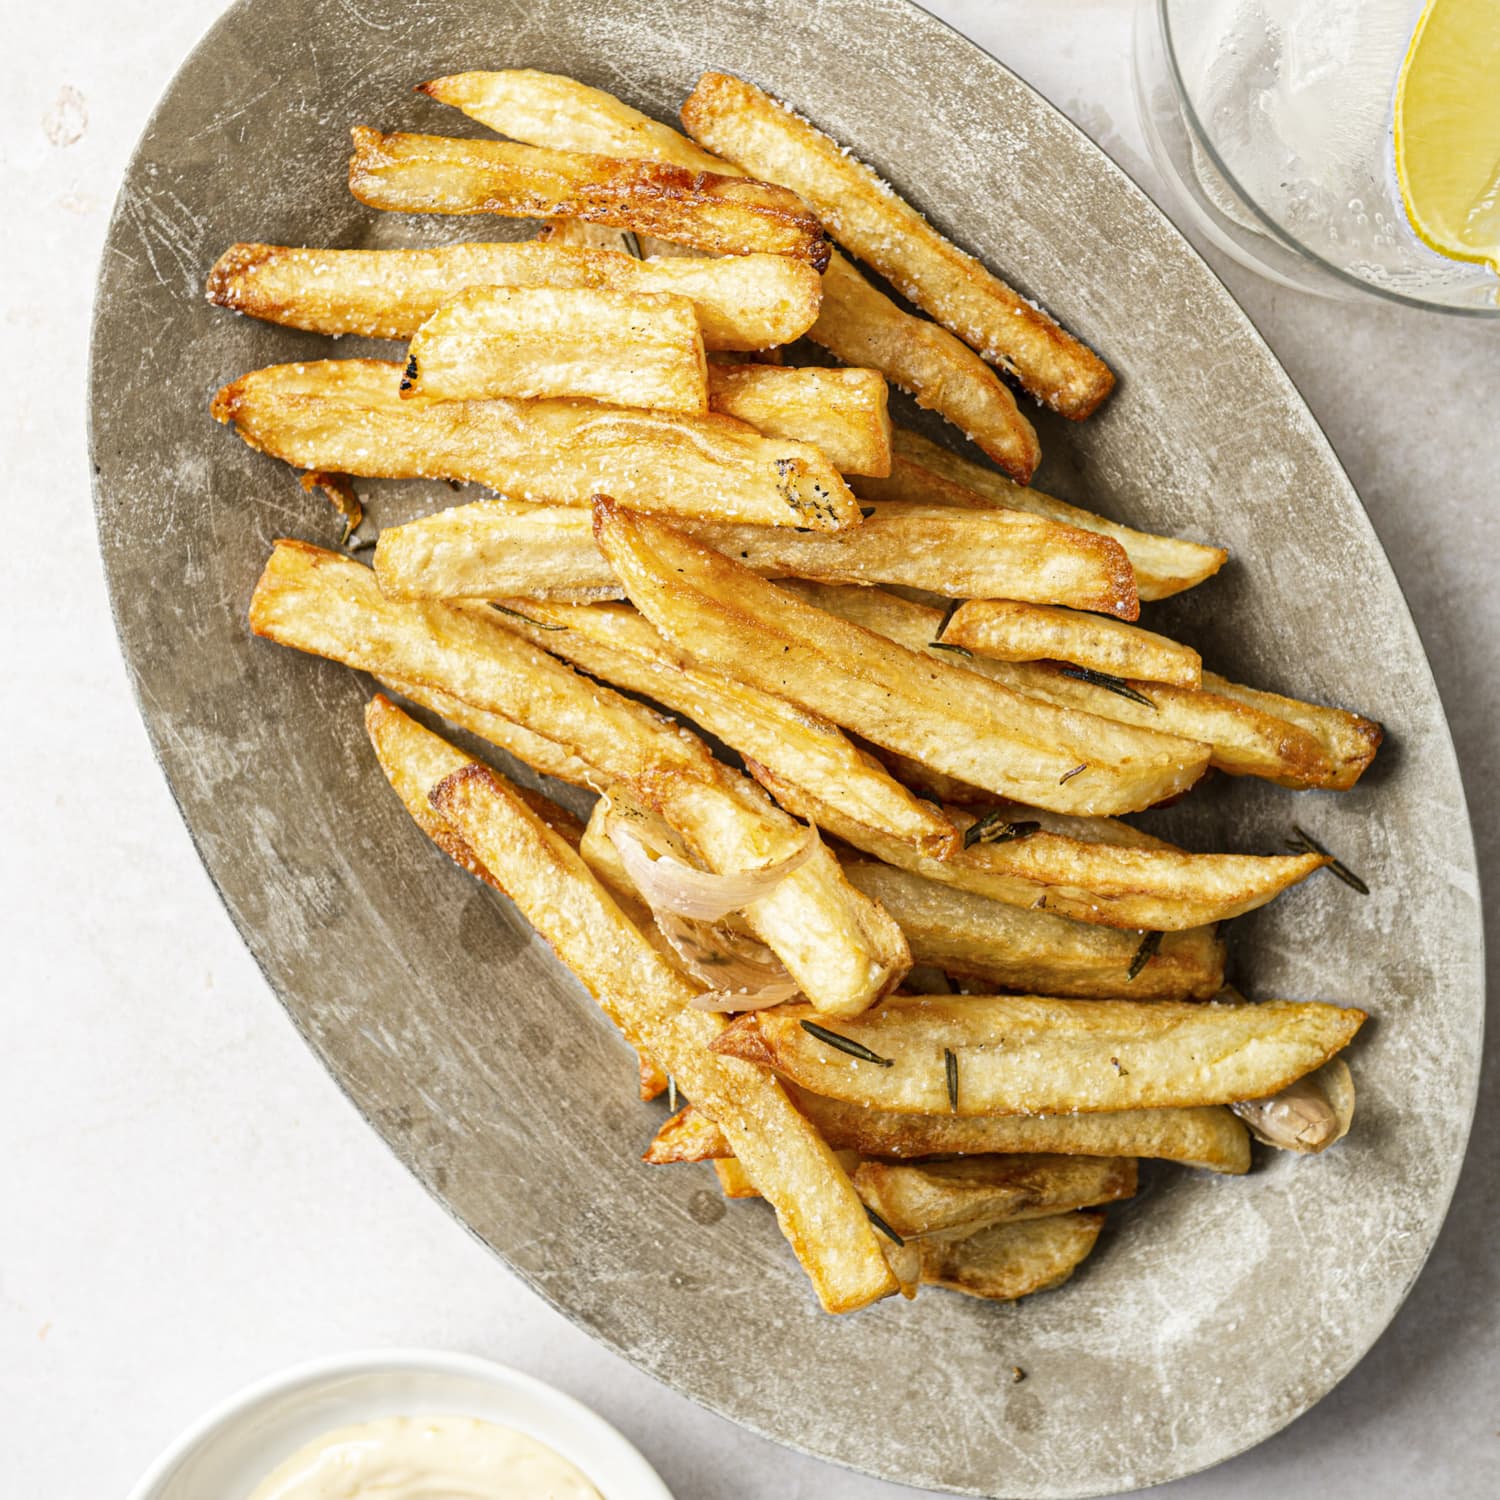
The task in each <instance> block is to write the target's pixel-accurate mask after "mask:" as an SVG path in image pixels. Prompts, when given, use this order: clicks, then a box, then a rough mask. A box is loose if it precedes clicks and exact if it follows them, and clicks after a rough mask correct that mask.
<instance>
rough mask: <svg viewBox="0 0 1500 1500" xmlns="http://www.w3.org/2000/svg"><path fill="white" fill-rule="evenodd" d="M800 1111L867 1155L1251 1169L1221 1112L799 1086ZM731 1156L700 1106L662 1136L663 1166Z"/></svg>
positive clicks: (1243, 1143)
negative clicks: (986, 1111)
mask: <svg viewBox="0 0 1500 1500" xmlns="http://www.w3.org/2000/svg"><path fill="white" fill-rule="evenodd" d="M787 1091H788V1093H790V1095H791V1096H792V1099H793V1100H794V1101H795V1102H796V1105H797V1108H798V1109H800V1110H801V1111H802V1113H803V1114H805V1115H806V1116H807V1117H808V1119H809V1120H811V1121H812V1122H813V1124H814V1125H816V1126H817V1128H818V1132H819V1134H820V1135H822V1137H823V1138H824V1140H826V1141H827V1142H828V1144H829V1145H830V1146H833V1147H834V1148H835V1149H843V1150H854V1151H857V1152H859V1153H860V1154H861V1155H862V1156H874V1157H879V1156H885V1157H893V1158H896V1159H898V1160H900V1159H912V1158H918V1157H924V1156H948V1155H960V1156H962V1155H970V1154H983V1153H987V1152H1008V1151H1030V1152H1046V1153H1054V1154H1064V1155H1080V1156H1144V1157H1152V1158H1155V1159H1157V1160H1161V1161H1175V1162H1181V1163H1182V1164H1183V1165H1185V1166H1190V1167H1202V1168H1203V1169H1204V1170H1206V1171H1209V1172H1226V1173H1230V1174H1240V1173H1244V1172H1248V1171H1249V1170H1250V1136H1249V1133H1248V1132H1247V1131H1246V1129H1245V1127H1244V1126H1243V1125H1242V1124H1241V1123H1240V1122H1239V1121H1238V1120H1237V1119H1235V1117H1234V1115H1233V1114H1231V1113H1230V1111H1229V1110H1227V1109H1225V1108H1223V1106H1221V1105H1213V1106H1209V1107H1207V1108H1204V1109H1124V1110H1115V1111H1112V1112H1111V1111H1100V1112H1097V1113H1094V1114H1087V1115H1074V1114H1066V1115H984V1116H980V1117H978V1118H973V1119H966V1118H965V1117H964V1116H962V1115H954V1114H941V1115H908V1114H896V1113H894V1112H893V1111H891V1110H886V1109H864V1108H862V1107H861V1106H860V1105H858V1104H846V1103H845V1102H844V1101H843V1100H842V1099H825V1098H823V1097H821V1096H820V1095H818V1094H811V1093H808V1092H807V1090H805V1089H798V1088H796V1087H795V1086H794V1085H790V1084H789V1085H787ZM728 1152H729V1143H728V1142H727V1141H726V1140H725V1139H724V1135H723V1132H722V1131H720V1130H719V1128H718V1126H717V1125H715V1124H713V1122H712V1121H711V1120H709V1119H708V1118H707V1116H705V1115H704V1114H703V1113H702V1111H701V1110H696V1109H694V1108H693V1107H692V1106H691V1105H688V1106H686V1107H685V1108H683V1109H681V1110H679V1111H678V1112H677V1114H675V1115H673V1116H672V1118H671V1119H670V1120H668V1121H667V1122H666V1123H665V1124H664V1125H663V1126H662V1127H661V1129H660V1130H658V1131H657V1133H656V1136H655V1138H654V1139H653V1140H652V1142H651V1145H650V1147H649V1148H648V1149H647V1151H646V1155H645V1156H644V1157H643V1158H642V1159H643V1160H645V1161H648V1162H651V1163H653V1164H657V1163H668V1162H680V1161H709V1160H712V1159H714V1158H716V1157H720V1156H724V1155H726V1154H727V1153H728Z"/></svg>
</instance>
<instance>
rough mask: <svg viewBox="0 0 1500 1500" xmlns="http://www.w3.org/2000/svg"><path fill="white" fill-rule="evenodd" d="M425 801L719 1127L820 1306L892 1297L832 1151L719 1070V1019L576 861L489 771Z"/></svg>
mask: <svg viewBox="0 0 1500 1500" xmlns="http://www.w3.org/2000/svg"><path fill="white" fill-rule="evenodd" d="M431 797H432V801H433V805H434V806H435V807H436V809H437V810H438V812H439V813H440V814H441V815H442V816H443V817H444V818H445V819H446V820H447V821H448V822H449V823H450V824H451V825H452V826H453V827H454V828H455V829H456V830H457V832H458V833H459V835H460V836H461V837H462V838H463V839H464V841H465V842H466V843H467V844H468V846H469V847H470V848H471V849H472V850H473V851H474V853H475V854H476V855H477V856H478V858H479V859H480V861H481V862H482V863H483V864H484V865H485V867H486V868H487V869H488V870H489V871H490V873H491V875H492V876H493V877H494V879H495V880H496V881H497V882H499V884H500V885H501V887H502V888H503V889H504V890H505V892H506V894H507V895H509V896H510V898H511V899H512V900H513V901H514V902H515V903H516V906H517V907H518V908H519V910H520V912H521V914H522V915H523V916H524V917H525V918H526V919H527V921H529V922H530V923H531V924H532V925H533V926H534V927H535V928H536V929H537V931H538V932H540V933H541V935H542V936H543V937H544V938H545V939H546V940H547V942H548V943H550V944H551V945H552V948H553V950H554V951H555V952H556V953H557V955H558V957H559V958H560V959H562V961H563V962H564V963H565V964H566V965H567V966H568V967H569V968H570V969H572V970H573V972H574V973H575V974H576V975H577V976H578V978H579V979H580V980H581V981H582V982H583V984H584V985H585V987H586V988H588V989H589V991H590V992H591V993H592V994H593V995H594V996H595V997H596V998H597V999H598V1000H599V1002H600V1004H601V1005H602V1006H603V1007H604V1009H605V1011H606V1012H607V1013H608V1014H609V1016H610V1018H611V1020H613V1021H614V1022H615V1024H616V1025H618V1026H619V1027H620V1029H621V1030H622V1031H624V1033H625V1035H626V1038H627V1039H628V1040H629V1041H630V1042H631V1043H632V1044H633V1045H635V1046H636V1047H638V1048H639V1049H640V1050H642V1051H644V1052H647V1053H649V1054H650V1055H651V1056H652V1057H653V1058H656V1059H658V1060H659V1061H660V1062H661V1064H662V1065H663V1066H664V1067H666V1068H667V1069H668V1070H669V1071H670V1072H671V1074H672V1075H673V1077H675V1078H676V1079H677V1080H678V1081H679V1083H681V1084H682V1085H683V1087H684V1088H687V1089H690V1090H691V1091H692V1095H693V1098H694V1099H695V1100H697V1102H698V1105H699V1107H700V1108H702V1109H703V1110H704V1111H705V1112H707V1113H709V1114H711V1115H712V1116H713V1117H714V1118H715V1119H717V1120H718V1121H719V1122H720V1128H721V1129H722V1130H723V1131H724V1134H725V1136H726V1137H727V1138H728V1140H729V1142H730V1144H731V1146H732V1147H733V1149H734V1154H735V1158H736V1159H737V1160H738V1161H739V1162H740V1163H741V1164H742V1165H743V1167H744V1168H745V1170H746V1171H747V1172H748V1173H749V1174H750V1177H751V1179H752V1180H753V1181H754V1182H755V1184H756V1185H757V1187H759V1189H760V1190H761V1192H762V1193H763V1194H764V1195H765V1196H766V1198H767V1199H769V1200H770V1202H771V1203H772V1205H773V1206H774V1207H775V1209H776V1215H777V1219H778V1220H779V1222H780V1224H781V1228H782V1232H783V1233H784V1234H785V1235H786V1237H787V1239H788V1240H789V1241H790V1243H791V1245H792V1248H793V1250H794V1251H795V1252H796V1255H797V1258H798V1259H799V1260H800V1261H801V1262H802V1264H803V1266H804V1267H805V1268H806V1270H807V1272H808V1275H809V1276H810V1277H811V1279H812V1282H813V1286H814V1288H815V1289H816V1291H817V1293H818V1297H819V1300H820V1301H821V1302H822V1304H823V1306H824V1308H825V1309H826V1310H827V1311H829V1312H847V1311H850V1310H852V1309H854V1308H856V1307H864V1306H866V1305H867V1304H868V1303H870V1302H873V1301H875V1300H876V1299H878V1298H880V1297H883V1296H885V1295H887V1294H888V1293H889V1292H890V1291H891V1290H892V1287H893V1278H892V1277H891V1273H890V1269H889V1267H888V1266H887V1265H886V1263H885V1259H884V1256H883V1254H882V1252H881V1250H880V1246H879V1244H878V1243H877V1241H876V1239H875V1236H874V1232H873V1231H872V1229H871V1228H870V1225H869V1223H868V1221H867V1220H866V1217H865V1214H864V1211H863V1207H862V1206H861V1204H860V1201H859V1198H858V1196H857V1195H856V1194H855V1192H854V1189H853V1187H852V1186H851V1184H850V1183H849V1180H848V1177H847V1176H846V1175H845V1174H844V1172H843V1171H842V1169H841V1168H840V1167H839V1164H838V1162H837V1161H836V1160H835V1159H834V1156H833V1153H832V1151H831V1150H830V1149H829V1148H828V1147H827V1146H826V1145H825V1144H824V1143H823V1141H822V1140H821V1139H820V1138H819V1136H818V1134H817V1132H816V1131H815V1130H814V1129H813V1128H812V1127H811V1126H810V1125H808V1124H807V1123H806V1121H805V1119H804V1118H803V1117H802V1116H801V1115H800V1114H799V1113H798V1111H797V1110H796V1109H795V1108H794V1107H793V1106H792V1104H791V1102H790V1101H789V1100H788V1099H787V1097H786V1095H785V1093H784V1092H783V1091H782V1089H781V1088H780V1087H779V1086H778V1085H776V1084H775V1083H774V1082H773V1081H771V1080H769V1079H768V1078H767V1077H766V1075H764V1074H762V1075H761V1076H760V1077H756V1076H754V1074H753V1072H752V1070H750V1069H748V1068H745V1069H741V1068H734V1067H726V1066H724V1065H723V1059H721V1058H718V1057H716V1056H715V1055H714V1053H713V1052H712V1051H711V1050H710V1049H709V1046H708V1043H709V1042H710V1040H711V1039H712V1038H713V1037H715V1036H716V1035H720V1034H722V1030H723V1022H722V1019H721V1018H719V1017H715V1016H711V1015H707V1014H705V1013H704V1012H702V1011H695V1010H693V1009H692V1007H691V1005H690V1004H689V1002H690V1000H691V999H692V996H693V990H692V988H691V987H690V986H689V985H688V984H687V983H686V981H684V980H683V979H682V977H681V976H680V975H678V974H677V973H676V972H675V971H674V970H673V969H671V968H670V967H669V966H668V965H667V964H666V963H665V962H664V961H663V959H662V958H661V956H660V955H659V954H658V953H657V952H656V950H655V949H654V948H653V947H652V946H651V945H650V944H649V943H648V942H647V941H646V940H645V938H643V937H642V936H641V934H640V933H639V932H638V931H637V930H636V929H635V927H634V926H633V925H632V924H631V923H630V921H629V920H628V919H627V918H626V917H625V915H624V913H622V912H621V911H620V909H619V907H618V906H616V905H615V903H614V902H613V901H612V900H611V899H610V897H609V895H608V893H607V892H606V891H605V890H604V888H603V887H602V886H601V885H599V883H598V882H597V881H596V880H595V879H594V877H593V876H592V875H591V874H590V873H589V871H588V867H587V866H586V865H585V864H584V863H583V861H582V860H581V859H579V857H578V856H577V855H576V854H575V853H574V852H573V851H572V850H571V849H569V848H568V846H567V845H566V844H565V843H563V842H562V841H561V840H560V839H558V838H556V837H555V836H554V835H552V834H551V833H549V832H548V830H547V829H546V827H545V826H544V825H543V824H542V823H541V822H540V821H539V820H538V819H537V818H536V817H535V815H534V814H532V813H531V812H530V811H529V810H528V809H527V807H526V805H525V803H524V802H522V801H520V800H519V799H518V798H516V797H514V796H512V795H511V794H510V790H509V788H508V787H507V785H506V784H505V783H504V782H502V781H501V779H500V778H499V777H498V776H496V775H495V774H494V772H492V771H490V770H488V769H486V768H485V767H482V766H478V765H469V766H466V767H465V768H463V769H462V770H460V771H457V772H455V773H454V774H453V775H451V776H449V777H447V778H445V779H444V780H443V781H441V782H439V783H438V785H437V786H436V787H435V788H433V789H432V792H431ZM768 1083H769V1084H770V1086H769V1087H767V1084H768Z"/></svg>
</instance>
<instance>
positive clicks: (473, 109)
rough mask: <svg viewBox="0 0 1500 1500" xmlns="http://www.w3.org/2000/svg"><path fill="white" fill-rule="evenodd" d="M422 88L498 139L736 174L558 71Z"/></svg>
mask: <svg viewBox="0 0 1500 1500" xmlns="http://www.w3.org/2000/svg"><path fill="white" fill-rule="evenodd" d="M418 89H419V91H420V92H421V93H424V94H427V95H428V96H429V97H430V98H433V99H436V100H437V101H438V103H439V104H449V105H452V106H453V108H454V109H457V110H461V111H462V112H463V113H464V114H466V115H468V116H469V118H470V119H471V120H478V121H479V123H480V124H481V125H488V126H489V128H490V129H491V130H493V131H495V132H497V133H498V134H500V135H508V136H510V137H511V139H513V140H517V141H528V142H530V143H531V144H532V145H534V146H560V147H563V148H564V149H566V150H568V151H590V152H593V153H595V154H596V155H599V156H633V157H638V158H641V159H643V160H647V161H670V162H675V163H676V164H677V165H678V166H682V167H687V168H688V169H689V170H690V171H694V172H719V173H722V172H725V171H728V170H732V169H727V168H726V167H725V165H724V163H723V162H721V161H720V160H719V158H718V157H716V156H710V155H709V154H708V152H706V151H702V150H700V149H699V148H698V147H697V146H695V145H693V143H692V142H691V141H689V140H688V139H687V138H686V137H685V136H684V135H683V134H682V133H681V132H680V131H677V130H674V129H673V128H672V127H671V126H670V125H662V124H660V123H659V122H658V121H656V120H653V119H652V118H651V117H650V116H649V115H643V114H642V113H641V112H640V111H639V110H638V109H632V108H631V107H630V106H629V105H628V104H625V103H622V102H621V101H620V100H619V99H616V98H615V97H614V95H613V94H606V93H605V92H604V91H603V90H602V89H593V88H589V87H588V85H587V84H582V83H579V82H578V81H577V80H576V79H574V78H568V77H566V76H565V75H563V74H560V73H542V72H538V71H537V70H536V69H534V68H511V69H508V70H506V71H504V72H472V73H454V74H450V75H449V76H448V77H446V78H435V79H433V80H432V82H430V83H423V84H419V85H418ZM735 175H738V173H736V174H735Z"/></svg>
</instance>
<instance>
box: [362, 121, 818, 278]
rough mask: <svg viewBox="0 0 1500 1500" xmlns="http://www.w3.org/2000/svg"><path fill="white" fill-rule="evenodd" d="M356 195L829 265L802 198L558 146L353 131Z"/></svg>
mask: <svg viewBox="0 0 1500 1500" xmlns="http://www.w3.org/2000/svg"><path fill="white" fill-rule="evenodd" d="M350 134H351V135H352V136H353V138H354V152H353V154H352V155H351V156H350V158H349V191H350V192H351V193H353V194H354V196H355V197H356V198H358V199H359V201H360V202H361V203H364V204H366V205H368V206H369V207H370V208H383V209H391V210H394V211H395V212H397V213H409V214H411V213H415V214H422V213H427V214H505V215H507V216H508V217H510V218H516V219H555V218H563V219H586V220H588V221H589V222H590V223H591V224H607V225H610V226H613V227H616V228H620V229H630V230H636V231H640V232H644V233H646V234H654V235H657V236H659V237H660V238H662V239H667V240H675V241H677V242H678V243H680V244H684V245H691V246H693V247H694V249H697V250H710V251H713V252H715V253H717V254H721V255H747V254H750V253H751V252H753V251H764V252H766V253H768V254H771V255H789V256H793V257H794V258H796V259H798V260H805V261H807V262H808V263H809V264H810V265H812V266H814V267H815V268H816V269H817V270H819V271H821V270H822V269H823V267H824V266H826V265H827V264H828V253H829V251H828V241H827V240H826V239H825V238H824V235H823V226H822V225H821V224H820V223H819V222H818V220H817V218H816V216H815V215H814V214H812V213H811V212H810V211H809V210H808V208H807V206H806V205H805V204H804V203H802V202H801V200H800V199H798V197H797V195H796V194H795V193H791V192H788V191H787V190H786V189H785V188H782V187H773V186H772V185H771V184H769V183H765V182H756V181H753V180H751V179H747V178H743V177H725V176H718V175H710V174H709V173H705V172H692V171H689V170H688V169H687V168H685V167H677V166H672V165H671V164H669V163H666V162H652V161H640V160H630V159H625V158H620V157H613V156H594V155H590V154H587V153H584V152H577V151H552V150H548V149H546V148H545V147H541V146H521V145H516V144H515V143H513V142H511V141H468V140H456V139H454V138H452V137H450V136H444V135H406V134H401V133H397V134H391V135H386V134H383V133H382V132H381V131H379V130H372V129H370V128H369V127H368V126H366V125H356V126H355V127H354V129H353V130H352V131H351V132H350Z"/></svg>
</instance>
